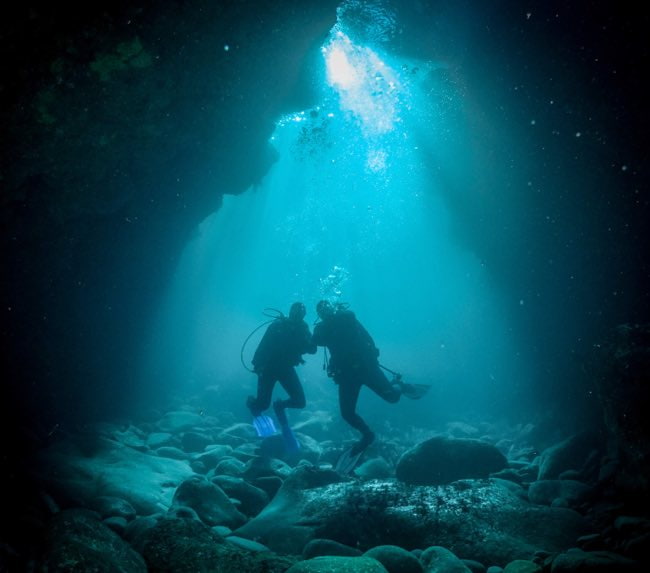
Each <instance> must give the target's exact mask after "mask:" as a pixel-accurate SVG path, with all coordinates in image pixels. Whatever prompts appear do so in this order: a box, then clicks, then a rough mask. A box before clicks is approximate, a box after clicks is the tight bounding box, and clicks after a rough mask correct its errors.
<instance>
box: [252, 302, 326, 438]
mask: <svg viewBox="0 0 650 573" xmlns="http://www.w3.org/2000/svg"><path fill="white" fill-rule="evenodd" d="M306 313H307V311H306V309H305V305H304V304H303V303H301V302H295V303H293V304H292V305H291V309H290V310H289V316H288V317H285V316H281V317H279V318H277V319H275V320H274V321H273V322H272V323H271V324H270V326H269V327H268V328H267V329H266V332H265V333H264V336H263V337H262V340H261V341H260V343H259V345H258V347H257V349H256V350H255V354H254V355H253V360H252V362H253V372H255V373H256V374H257V396H255V397H253V396H249V397H248V399H247V400H246V405H247V406H248V408H249V410H250V411H251V414H252V415H253V418H257V417H258V416H260V414H261V413H262V412H264V411H265V410H266V409H267V408H268V407H269V405H270V403H271V396H272V394H273V388H274V386H275V383H276V382H280V385H281V386H282V387H283V388H284V389H285V391H286V392H287V394H288V395H289V398H288V399H286V400H276V401H275V402H274V403H273V410H274V411H275V415H276V416H277V418H278V421H279V422H280V425H281V426H282V428H283V430H284V429H285V428H286V429H287V430H288V427H289V425H288V422H287V415H286V412H285V409H286V408H304V407H305V405H306V401H305V392H304V390H303V387H302V384H301V383H300V380H299V379H298V375H297V374H296V370H295V366H297V365H298V364H304V360H303V359H302V355H303V354H316V345H315V344H314V342H313V340H312V335H311V332H310V331H309V326H307V323H306V322H305V320H304V318H305V314H306Z"/></svg>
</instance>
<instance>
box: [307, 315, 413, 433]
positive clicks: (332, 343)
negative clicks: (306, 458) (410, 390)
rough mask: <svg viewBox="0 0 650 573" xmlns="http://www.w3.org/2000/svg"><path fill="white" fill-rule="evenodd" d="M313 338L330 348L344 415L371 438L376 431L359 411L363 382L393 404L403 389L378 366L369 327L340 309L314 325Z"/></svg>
mask: <svg viewBox="0 0 650 573" xmlns="http://www.w3.org/2000/svg"><path fill="white" fill-rule="evenodd" d="M313 340H314V342H315V343H316V345H317V346H326V347H327V348H328V350H329V352H330V360H329V364H328V375H329V376H331V377H332V378H333V379H334V382H336V383H337V384H338V387H339V407H340V409H341V416H342V417H343V419H344V420H345V421H346V422H347V423H348V424H350V426H352V427H353V428H355V429H357V430H358V431H359V432H361V434H362V436H363V438H362V439H363V440H366V441H367V442H368V443H370V442H372V440H373V438H374V434H373V433H372V431H371V430H370V428H369V427H368V425H367V424H366V423H365V422H364V420H363V418H361V416H359V414H357V412H356V408H357V400H358V399H359V391H360V390H361V386H363V385H365V386H367V387H368V388H370V389H371V390H372V391H373V392H374V393H375V394H377V395H378V396H380V397H381V398H383V399H384V400H386V401H387V402H390V403H391V404H394V403H395V402H398V401H399V399H400V396H401V391H400V389H399V387H398V386H395V385H393V384H391V383H390V382H389V380H388V378H386V375H385V374H384V373H383V371H382V369H381V368H380V366H379V361H378V359H377V357H378V356H379V349H378V348H377V347H376V346H375V343H374V341H373V339H372V337H371V336H370V334H368V331H367V330H366V329H365V328H364V327H363V325H362V324H361V323H360V322H359V321H358V320H357V318H356V317H355V315H354V313H353V312H352V311H349V310H341V309H339V310H337V311H336V312H335V313H333V314H331V315H329V316H326V317H325V318H323V320H322V322H319V323H318V324H317V325H316V326H315V327H314V336H313Z"/></svg>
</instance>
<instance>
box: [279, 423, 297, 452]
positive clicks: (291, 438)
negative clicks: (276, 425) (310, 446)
mask: <svg viewBox="0 0 650 573" xmlns="http://www.w3.org/2000/svg"><path fill="white" fill-rule="evenodd" d="M282 439H283V440H284V447H285V448H287V452H297V451H298V450H299V449H300V442H299V441H298V438H296V436H295V434H294V433H293V431H292V430H291V428H290V427H289V426H282Z"/></svg>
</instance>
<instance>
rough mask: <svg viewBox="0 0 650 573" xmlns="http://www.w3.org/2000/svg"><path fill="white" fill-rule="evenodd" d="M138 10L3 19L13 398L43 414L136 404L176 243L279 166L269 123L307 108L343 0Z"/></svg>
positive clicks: (3, 216)
mask: <svg viewBox="0 0 650 573" xmlns="http://www.w3.org/2000/svg"><path fill="white" fill-rule="evenodd" d="M126 4H127V3H120V2H116V3H107V2H104V3H102V2H100V3H98V5H97V6H95V7H94V8H85V9H83V10H77V8H75V9H74V10H72V3H70V7H71V10H70V12H66V5H65V3H64V4H63V5H62V6H60V7H57V9H56V10H50V9H49V8H47V7H45V6H44V7H43V8H41V9H38V8H33V9H30V10H31V12H30V13H29V16H28V15H27V14H26V13H25V14H22V13H18V14H17V15H16V18H15V19H13V18H8V19H7V25H6V26H5V25H3V38H5V39H6V46H7V50H8V52H9V53H8V57H7V61H8V62H13V63H14V64H15V68H11V69H8V70H6V73H5V74H3V79H2V86H1V87H2V88H3V89H2V90H0V97H2V103H3V105H2V110H1V111H0V114H1V120H2V125H3V134H4V137H5V141H6V142H7V144H6V145H5V146H3V148H2V150H1V152H2V160H3V169H2V182H3V194H2V211H1V212H0V221H1V222H2V227H3V235H2V241H3V242H2V248H1V249H0V252H2V268H3V273H4V274H5V276H10V277H11V281H3V282H2V288H1V290H0V300H2V302H3V305H4V308H11V311H12V312H11V313H9V314H8V315H7V316H6V317H5V318H6V322H5V327H6V328H4V329H3V331H2V333H3V339H2V340H3V347H4V348H5V353H4V354H5V356H8V357H10V358H9V363H8V369H7V370H6V371H8V372H9V373H10V376H9V377H8V379H9V383H7V382H5V384H4V385H3V386H5V387H3V390H10V392H11V393H10V396H9V398H8V399H4V400H3V406H4V405H5V404H7V403H14V402H15V403H18V402H22V403H23V404H25V405H26V406H29V407H30V408H35V409H37V412H36V414H35V415H34V418H36V419H39V420H40V421H41V423H42V424H43V425H44V426H50V427H51V424H53V423H54V422H52V420H56V422H58V423H61V422H64V421H66V419H69V418H73V419H75V420H76V419H80V418H81V419H88V418H91V419H92V418H94V417H97V416H103V415H105V414H112V413H114V412H120V411H122V410H124V408H125V406H126V405H127V404H128V402H127V401H119V400H114V399H110V397H111V396H115V395H116V394H115V393H116V391H117V393H118V394H119V391H120V390H121V389H125V388H128V385H129V380H131V381H132V379H133V376H134V364H135V357H137V356H138V354H139V352H140V351H141V345H142V341H143V337H144V334H145V333H146V332H147V330H148V328H149V318H150V316H151V312H152V310H153V309H154V308H155V307H156V305H157V303H158V302H159V294H160V293H161V291H162V288H163V287H164V285H165V283H166V281H167V280H168V279H169V277H170V276H171V273H172V272H173V270H174V268H175V264H176V261H177V258H178V256H179V254H180V252H181V251H182V249H183V247H184V245H185V243H186V241H187V240H188V239H189V238H190V236H191V234H192V233H193V232H194V230H195V229H196V227H197V225H198V223H200V222H201V221H202V220H203V219H204V218H206V217H207V216H208V215H210V214H211V213H212V212H214V211H215V210H216V209H218V208H219V206H220V202H221V196H222V195H223V194H224V193H233V194H236V193H240V192H242V191H244V190H245V189H246V188H247V187H248V186H250V185H252V184H254V183H255V182H256V181H259V180H260V179H261V178H262V177H263V175H264V174H265V173H266V171H267V170H268V168H269V167H270V165H271V164H272V163H273V161H274V156H273V153H272V152H271V150H270V148H269V147H268V143H267V142H268V138H269V136H270V134H271V132H272V130H273V128H274V122H275V121H276V120H277V118H278V117H279V116H281V114H282V113H285V112H287V111H289V110H292V109H296V108H298V109H300V108H302V107H304V106H307V105H309V103H310V89H311V86H310V83H309V80H310V79H309V78H308V76H307V75H306V74H305V62H306V61H307V60H308V59H309V58H310V57H312V56H313V55H314V54H315V53H317V51H318V49H319V47H320V44H321V42H322V41H323V39H324V37H325V36H326V34H327V33H328V31H329V29H330V28H331V26H332V25H333V24H334V22H335V19H336V12H335V7H336V4H337V2H334V1H320V2H298V1H294V0H284V1H280V2H256V3H253V2H209V1H206V0H195V1H192V2H187V3H175V2H171V3H154V2H148V1H142V2H136V3H129V5H128V6H127V5H126ZM59 8H60V10H59ZM16 11H17V12H21V10H20V9H19V8H16ZM9 22H11V24H9ZM10 27H11V29H9V28H10ZM5 28H7V30H5ZM5 32H6V34H5ZM5 166H7V167H8V168H5ZM9 167H10V168H9ZM90 379H92V383H90ZM5 380H6V381H7V378H5ZM35 380H38V384H36V385H37V386H38V388H37V389H32V387H33V386H35V384H34V381H35ZM120 385H122V386H121V387H119V388H118V387H116V386H120ZM14 388H16V390H15V392H13V391H12V390H13V389H14ZM32 393H35V395H32ZM71 399H72V400H73V401H74V402H75V404H76V406H77V408H75V410H74V412H71V411H70V409H69V408H67V405H68V404H69V403H70V401H71ZM109 404H112V406H109ZM107 408H111V409H112V411H111V412H106V411H105V410H106V409H107ZM8 409H9V408H8ZM12 413H13V412H12ZM29 413H30V414H32V413H33V412H29ZM3 418H4V416H3Z"/></svg>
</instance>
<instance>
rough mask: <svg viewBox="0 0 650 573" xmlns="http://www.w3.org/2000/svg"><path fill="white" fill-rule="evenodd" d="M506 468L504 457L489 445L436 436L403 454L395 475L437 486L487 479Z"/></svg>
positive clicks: (469, 440) (416, 483)
mask: <svg viewBox="0 0 650 573" xmlns="http://www.w3.org/2000/svg"><path fill="white" fill-rule="evenodd" d="M506 466H507V460H506V458H505V456H504V455H503V454H502V453H501V452H500V451H499V450H497V448H496V447H494V446H493V445H491V444H488V443H486V442H481V441H479V440H473V439H453V438H445V437H442V436H436V437H433V438H430V439H428V440H425V441H424V442H420V443H419V444H417V445H416V446H415V447H413V448H411V449H409V450H407V451H406V452H404V453H403V454H402V457H401V458H400V460H399V462H398V463H397V467H396V468H395V476H396V477H397V479H399V480H400V481H403V482H404V483H409V484H413V485H439V484H445V483H451V482H453V481H456V480H460V479H467V478H484V477H488V476H489V475H490V474H491V473H493V472H498V471H500V470H502V469H504V468H505V467H506Z"/></svg>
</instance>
